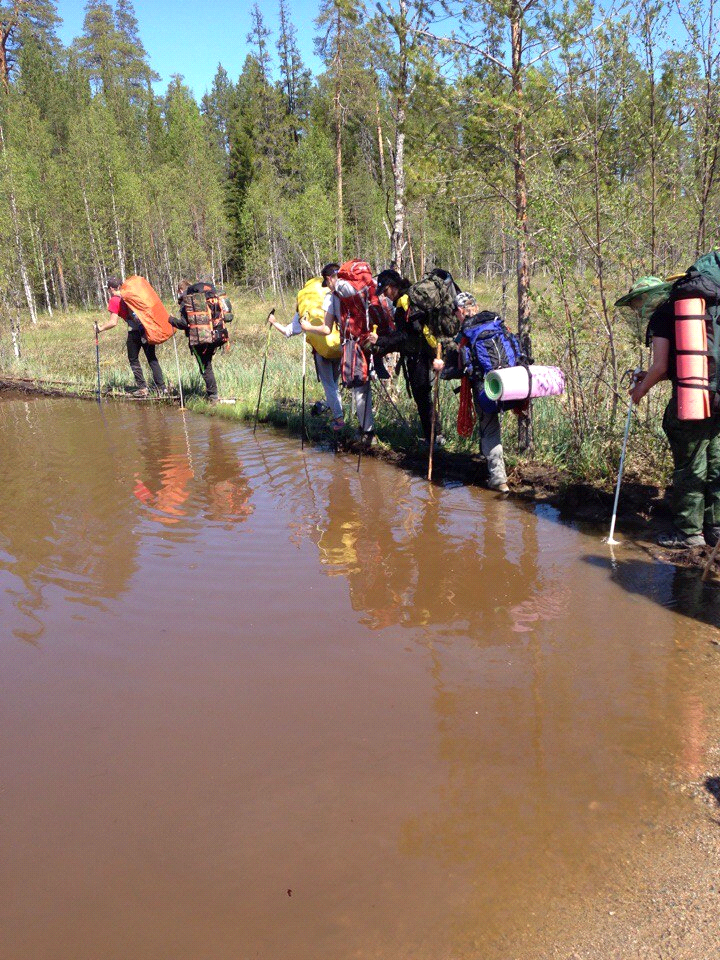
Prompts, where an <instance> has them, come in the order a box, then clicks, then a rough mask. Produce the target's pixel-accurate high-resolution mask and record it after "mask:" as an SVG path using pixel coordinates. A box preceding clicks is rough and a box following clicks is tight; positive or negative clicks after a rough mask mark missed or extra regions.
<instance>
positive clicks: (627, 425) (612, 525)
mask: <svg viewBox="0 0 720 960" xmlns="http://www.w3.org/2000/svg"><path fill="white" fill-rule="evenodd" d="M627 373H629V374H630V375H631V379H630V386H632V385H633V384H634V383H635V379H636V377H637V375H638V374H639V373H640V368H639V367H636V368H635V369H634V370H628V371H627ZM632 410H633V399H632V397H630V403H629V404H628V412H627V419H626V421H625V436H624V437H623V445H622V453H621V454H620V467H619V469H618V478H617V484H616V486H615V503H614V505H613V512H612V520H611V521H610V534H609V535H608V538H607V541H606V542H607V543H609V544H611V545H612V544H618V543H620V541H619V540H615V538H614V536H613V534H614V533H615V521H616V519H617V508H618V501H619V499H620V484H621V483H622V475H623V469H624V467H625V451H626V450H627V442H628V434H629V433H630V420H631V418H632Z"/></svg>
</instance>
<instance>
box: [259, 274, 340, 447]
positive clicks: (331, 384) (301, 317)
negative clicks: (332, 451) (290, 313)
mask: <svg viewBox="0 0 720 960" xmlns="http://www.w3.org/2000/svg"><path fill="white" fill-rule="evenodd" d="M331 297H332V294H331V292H330V291H329V290H328V289H327V285H326V284H325V283H324V282H323V279H322V278H320V277H313V278H312V279H311V280H308V282H307V283H306V284H305V286H304V287H303V288H302V290H300V291H298V298H297V311H296V313H295V316H294V317H293V318H292V320H291V321H290V323H287V324H282V323H279V322H278V321H277V320H276V319H275V317H274V316H273V315H272V314H270V316H269V317H268V321H269V322H270V323H271V324H272V326H273V327H275V329H276V330H278V331H279V332H280V333H282V334H283V336H285V337H296V336H298V335H299V334H302V333H305V334H307V338H308V343H309V344H310V346H311V347H312V351H313V358H314V360H315V372H316V373H317V378H318V380H319V381H320V383H321V384H322V388H323V390H324V391H325V400H326V402H327V405H328V407H329V408H330V414H331V416H332V428H333V430H336V431H338V430H342V428H343V427H344V426H345V421H344V418H343V405H342V398H341V397H340V385H339V381H340V354H341V350H340V336H339V334H338V333H337V331H335V332H334V334H333V333H331V331H330V329H329V328H328V327H326V326H325V315H326V314H327V312H328V311H329V310H330V302H331ZM326 330H327V334H325V332H324V331H326Z"/></svg>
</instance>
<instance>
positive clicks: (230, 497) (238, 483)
mask: <svg viewBox="0 0 720 960" xmlns="http://www.w3.org/2000/svg"><path fill="white" fill-rule="evenodd" d="M202 480H203V483H204V485H205V490H206V493H207V502H206V506H205V517H206V518H207V519H208V520H214V521H217V522H220V523H224V524H225V527H226V529H231V528H232V526H233V524H235V523H242V522H243V521H245V520H247V519H248V517H250V516H251V515H252V513H253V510H254V507H253V505H252V502H251V497H252V488H251V486H250V484H249V483H248V481H247V479H246V478H245V476H244V475H243V472H242V468H241V466H240V464H239V463H238V458H237V454H236V452H235V450H234V448H233V445H232V444H231V443H230V442H229V440H228V437H227V435H226V434H225V432H224V430H223V429H222V428H221V426H220V424H219V423H218V422H217V421H213V422H212V423H211V424H210V428H209V432H208V445H207V459H206V461H205V469H204V471H203V476H202Z"/></svg>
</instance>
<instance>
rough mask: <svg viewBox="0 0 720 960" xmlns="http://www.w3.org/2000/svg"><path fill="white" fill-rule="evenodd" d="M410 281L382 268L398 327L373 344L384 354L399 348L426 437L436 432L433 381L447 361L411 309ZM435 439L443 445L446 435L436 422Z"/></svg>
mask: <svg viewBox="0 0 720 960" xmlns="http://www.w3.org/2000/svg"><path fill="white" fill-rule="evenodd" d="M410 286H411V284H410V281H409V280H407V279H405V277H401V276H400V274H399V273H398V272H397V271H396V270H382V271H381V272H380V273H379V274H378V278H377V290H378V295H381V296H384V297H386V299H387V300H389V301H390V303H391V304H392V306H393V310H394V317H393V319H394V322H395V330H394V331H391V332H389V333H387V334H385V335H383V336H381V337H379V338H378V339H377V343H376V345H375V347H374V348H373V350H374V351H376V352H377V353H379V354H381V355H384V354H388V353H394V352H395V351H397V350H399V351H400V354H401V362H402V365H403V369H404V371H405V378H406V382H407V385H408V387H409V389H410V392H411V394H412V398H413V400H414V401H415V405H416V407H417V411H418V414H419V416H420V423H421V424H422V430H423V434H424V435H425V440H426V441H427V442H428V443H429V442H430V437H431V435H432V422H433V416H434V410H433V397H432V385H433V380H434V378H435V377H437V376H439V375H440V371H441V370H442V369H443V367H444V365H445V364H444V361H443V360H442V359H441V358H438V357H437V344H438V342H439V341H438V339H436V338H435V337H434V336H433V334H432V333H431V332H430V330H429V328H428V327H427V326H426V325H425V324H424V322H423V315H422V314H421V313H418V312H416V313H414V314H413V312H412V311H411V307H410V298H409V296H408V291H409V289H410ZM436 427H437V429H436V435H435V443H436V444H438V446H443V445H444V443H445V439H444V437H443V436H442V435H441V433H440V432H439V424H437V425H436Z"/></svg>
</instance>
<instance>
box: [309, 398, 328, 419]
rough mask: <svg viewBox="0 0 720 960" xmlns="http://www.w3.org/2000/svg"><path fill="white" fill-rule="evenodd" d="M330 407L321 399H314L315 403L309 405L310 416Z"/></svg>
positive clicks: (319, 413)
mask: <svg viewBox="0 0 720 960" xmlns="http://www.w3.org/2000/svg"><path fill="white" fill-rule="evenodd" d="M329 409H330V407H328V405H327V404H326V403H324V402H323V401H322V400H316V401H315V403H314V404H313V405H312V406H311V407H310V416H311V417H319V416H321V414H323V413H325V411H326V410H329Z"/></svg>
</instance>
